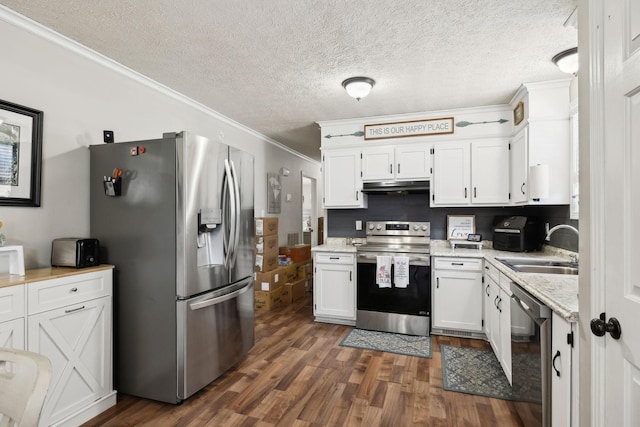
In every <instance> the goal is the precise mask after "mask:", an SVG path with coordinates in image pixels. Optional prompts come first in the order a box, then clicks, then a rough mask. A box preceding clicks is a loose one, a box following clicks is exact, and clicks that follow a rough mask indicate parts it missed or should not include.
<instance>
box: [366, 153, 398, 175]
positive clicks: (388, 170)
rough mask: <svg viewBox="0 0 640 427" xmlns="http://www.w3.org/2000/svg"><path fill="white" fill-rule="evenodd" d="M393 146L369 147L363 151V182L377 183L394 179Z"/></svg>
mask: <svg viewBox="0 0 640 427" xmlns="http://www.w3.org/2000/svg"><path fill="white" fill-rule="evenodd" d="M393 159H394V157H393V146H385V147H368V148H365V149H363V150H362V180H363V181H377V180H381V179H393V177H394V167H393V163H394V160H393Z"/></svg>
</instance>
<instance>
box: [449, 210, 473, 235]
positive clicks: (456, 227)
mask: <svg viewBox="0 0 640 427" xmlns="http://www.w3.org/2000/svg"><path fill="white" fill-rule="evenodd" d="M475 232H476V216H475V215H447V240H467V238H468V236H469V234H475Z"/></svg>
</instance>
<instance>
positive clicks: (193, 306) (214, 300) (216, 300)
mask: <svg viewBox="0 0 640 427" xmlns="http://www.w3.org/2000/svg"><path fill="white" fill-rule="evenodd" d="M247 290H249V286H248V285H247V286H245V287H244V288H241V289H238V290H236V291H233V292H231V293H229V294H226V295H222V296H219V297H215V298H210V299H208V300H204V301H200V302H194V303H192V304H189V308H190V309H191V310H200V309H201V308H206V307H210V306H212V305H216V304H219V303H221V302H224V301H228V300H230V299H234V298H235V297H237V296H238V295H240V294H243V293H245V292H247Z"/></svg>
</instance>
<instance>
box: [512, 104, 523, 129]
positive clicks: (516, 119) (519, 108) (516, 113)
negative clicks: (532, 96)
mask: <svg viewBox="0 0 640 427" xmlns="http://www.w3.org/2000/svg"><path fill="white" fill-rule="evenodd" d="M522 119H524V103H523V102H522V101H520V102H518V105H516V108H514V109H513V124H514V125H515V126H517V125H519V124H520V122H521V121H522Z"/></svg>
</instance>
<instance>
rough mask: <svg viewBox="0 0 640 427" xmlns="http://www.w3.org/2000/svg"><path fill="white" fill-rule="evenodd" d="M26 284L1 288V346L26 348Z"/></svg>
mask: <svg viewBox="0 0 640 427" xmlns="http://www.w3.org/2000/svg"><path fill="white" fill-rule="evenodd" d="M24 312H25V298H24V285H15V286H7V287H4V288H0V347H4V348H16V349H19V350H24V349H25V341H24V337H25V333H24V328H25V326H24Z"/></svg>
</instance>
